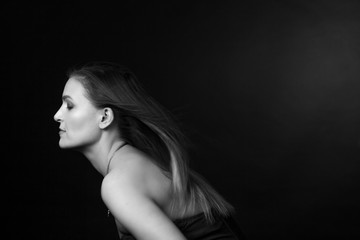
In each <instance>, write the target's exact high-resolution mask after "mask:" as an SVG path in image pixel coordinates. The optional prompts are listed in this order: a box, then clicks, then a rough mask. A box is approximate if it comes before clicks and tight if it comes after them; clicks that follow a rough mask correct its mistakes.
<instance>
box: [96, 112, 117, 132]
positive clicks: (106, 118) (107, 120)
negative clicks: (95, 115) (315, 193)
mask: <svg viewBox="0 0 360 240" xmlns="http://www.w3.org/2000/svg"><path fill="white" fill-rule="evenodd" d="M113 120H114V113H113V111H112V109H111V108H104V109H103V110H102V112H101V120H100V123H99V127H100V128H101V129H105V128H107V127H108V126H110V124H111V123H112V121H113Z"/></svg>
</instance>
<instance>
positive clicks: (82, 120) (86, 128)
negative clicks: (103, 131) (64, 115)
mask: <svg viewBox="0 0 360 240" xmlns="http://www.w3.org/2000/svg"><path fill="white" fill-rule="evenodd" d="M99 132H100V130H99V128H98V126H97V121H96V115H95V114H94V113H91V112H90V113H89V112H87V111H81V112H76V113H74V114H72V115H69V116H68V119H67V121H66V133H67V136H68V138H69V139H70V140H77V141H83V142H86V141H93V140H94V138H96V137H97V136H98V134H99Z"/></svg>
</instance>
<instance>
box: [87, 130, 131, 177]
mask: <svg viewBox="0 0 360 240" xmlns="http://www.w3.org/2000/svg"><path fill="white" fill-rule="evenodd" d="M122 144H124V141H123V140H121V139H120V138H119V137H113V138H108V137H104V138H101V139H100V140H99V141H98V142H96V143H94V144H93V145H91V146H87V147H86V148H84V149H82V150H81V152H82V153H83V154H84V156H85V157H86V158H87V159H88V160H89V161H90V163H91V164H92V165H93V167H94V168H95V169H96V170H97V171H98V172H99V173H100V174H101V175H103V176H105V175H106V174H107V166H108V163H109V160H110V158H111V157H112V156H113V154H114V153H115V151H116V150H117V149H118V148H119V146H121V145H122Z"/></svg>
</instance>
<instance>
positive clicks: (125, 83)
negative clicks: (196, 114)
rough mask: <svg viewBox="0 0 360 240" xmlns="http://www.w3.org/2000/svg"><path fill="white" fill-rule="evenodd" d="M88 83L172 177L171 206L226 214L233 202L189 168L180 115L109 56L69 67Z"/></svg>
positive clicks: (126, 136) (131, 139)
mask: <svg viewBox="0 0 360 240" xmlns="http://www.w3.org/2000/svg"><path fill="white" fill-rule="evenodd" d="M68 77H76V78H77V79H78V80H79V81H81V82H82V84H83V85H84V87H85V89H86V93H87V97H88V98H89V100H90V101H91V102H92V103H93V104H94V105H95V106H96V107H98V108H104V107H110V108H111V109H112V110H113V111H114V113H115V114H116V115H115V117H116V118H117V120H118V121H117V122H118V123H119V124H118V127H119V131H120V134H121V137H122V138H123V140H124V141H126V142H127V143H129V144H131V145H132V146H134V147H136V148H138V149H139V150H141V151H143V152H145V153H146V154H148V155H149V156H151V159H152V160H153V161H154V163H155V164H157V165H158V166H159V167H160V168H161V169H162V170H163V172H164V174H165V175H166V176H168V177H169V178H170V179H171V182H172V194H173V198H172V199H173V200H172V210H173V211H176V212H177V213H178V214H179V215H180V217H181V216H184V214H185V212H186V211H187V210H188V209H195V207H197V208H198V207H200V208H201V209H202V211H203V212H204V213H205V216H206V219H207V220H208V221H210V222H211V221H212V220H213V218H214V213H216V214H220V215H228V214H229V213H230V212H231V211H232V209H233V208H232V206H231V205H230V204H229V203H228V202H226V201H225V200H224V198H223V197H221V196H220V194H218V193H217V192H216V191H215V190H214V189H213V188H212V187H211V186H210V185H209V184H208V183H207V182H206V181H205V180H204V179H203V178H202V177H201V176H200V175H199V174H197V173H195V172H194V171H192V170H190V169H189V166H188V154H187V150H186V145H185V142H187V141H186V138H185V136H184V135H183V133H182V132H181V131H180V130H179V127H178V124H177V123H176V120H175V119H174V117H173V116H172V114H170V112H168V111H167V110H166V109H164V108H163V107H162V106H161V105H160V104H159V103H158V102H156V101H155V100H154V99H153V98H152V97H150V96H149V94H147V92H146V91H145V90H144V89H143V87H142V86H141V85H140V83H139V82H138V81H137V79H136V77H135V75H134V74H133V73H132V72H131V71H130V70H129V69H127V68H126V67H124V66H121V65H117V64H115V63H108V62H95V63H90V64H86V65H83V66H82V67H80V68H76V69H72V70H71V71H69V72H68Z"/></svg>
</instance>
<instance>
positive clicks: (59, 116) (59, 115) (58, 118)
mask: <svg viewBox="0 0 360 240" xmlns="http://www.w3.org/2000/svg"><path fill="white" fill-rule="evenodd" d="M60 110H61V109H59V110H58V111H57V112H56V113H55V115H54V120H55V122H61V121H62V118H61V111H60Z"/></svg>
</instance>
